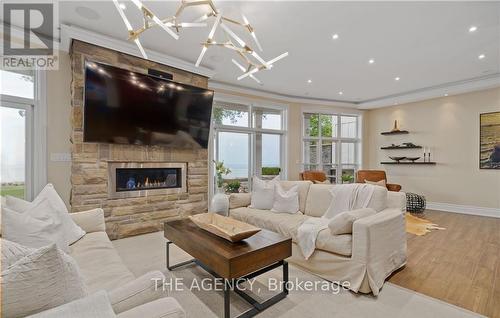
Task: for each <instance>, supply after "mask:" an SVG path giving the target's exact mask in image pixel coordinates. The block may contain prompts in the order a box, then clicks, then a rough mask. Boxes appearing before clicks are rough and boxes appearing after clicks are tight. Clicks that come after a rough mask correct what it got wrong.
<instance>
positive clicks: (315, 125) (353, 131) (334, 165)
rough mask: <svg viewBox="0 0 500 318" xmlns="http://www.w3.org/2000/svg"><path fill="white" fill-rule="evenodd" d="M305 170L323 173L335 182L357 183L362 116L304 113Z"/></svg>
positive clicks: (303, 143)
mask: <svg viewBox="0 0 500 318" xmlns="http://www.w3.org/2000/svg"><path fill="white" fill-rule="evenodd" d="M303 126H304V130H303V137H302V145H303V163H302V164H303V170H320V171H324V172H325V174H326V176H327V178H328V179H329V180H330V181H331V182H332V183H351V182H354V176H355V173H356V170H358V168H359V166H360V160H361V159H360V146H361V138H360V135H361V134H360V117H359V116H354V115H352V116H348V115H336V114H310V113H304V114H303Z"/></svg>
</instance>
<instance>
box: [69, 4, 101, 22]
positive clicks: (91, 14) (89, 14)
mask: <svg viewBox="0 0 500 318" xmlns="http://www.w3.org/2000/svg"><path fill="white" fill-rule="evenodd" d="M75 12H76V13H77V14H78V15H79V16H80V17H82V18H84V19H87V20H99V19H100V18H101V15H100V14H99V13H98V12H97V11H95V10H94V9H91V8H88V7H82V6H79V7H76V9H75Z"/></svg>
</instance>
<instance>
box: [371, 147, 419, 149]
mask: <svg viewBox="0 0 500 318" xmlns="http://www.w3.org/2000/svg"><path fill="white" fill-rule="evenodd" d="M421 148H422V146H387V147H381V148H380V149H421Z"/></svg>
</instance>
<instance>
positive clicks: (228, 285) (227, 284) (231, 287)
mask: <svg viewBox="0 0 500 318" xmlns="http://www.w3.org/2000/svg"><path fill="white" fill-rule="evenodd" d="M170 244H172V242H166V250H165V252H166V258H167V259H166V263H167V269H168V270H170V271H172V270H174V269H176V268H179V267H182V266H186V265H189V264H196V265H198V266H200V267H201V268H203V269H204V270H205V271H206V272H208V273H209V274H210V275H212V276H213V277H215V278H219V279H224V278H222V277H220V276H219V275H217V274H216V273H215V272H214V271H212V270H211V269H210V268H209V267H208V266H206V265H205V264H203V263H201V262H200V261H199V260H197V259H192V260H189V261H185V262H181V263H177V264H174V265H170V248H169V246H170ZM280 266H282V267H283V283H282V291H281V292H280V293H279V294H276V295H274V296H272V297H271V298H269V299H267V300H265V301H264V302H259V301H258V300H256V299H255V298H253V297H252V296H250V295H249V294H247V293H245V291H243V290H241V289H240V287H239V284H238V283H235V281H238V282H239V283H241V282H243V281H245V280H248V279H252V278H254V277H257V276H259V275H262V274H264V273H266V272H269V271H270V270H273V269H275V268H277V267H280ZM287 283H288V262H286V261H279V262H277V263H274V264H272V265H269V266H267V267H264V268H262V269H260V270H258V271H256V272H253V273H251V274H249V275H246V276H243V277H240V278H239V279H237V280H236V279H230V280H228V279H224V318H230V317H231V312H230V303H231V302H230V292H231V291H234V292H235V293H236V294H238V295H239V296H240V297H241V298H243V299H244V300H245V301H246V302H248V303H249V304H250V305H252V308H251V309H249V310H247V311H245V312H244V313H242V314H240V315H239V316H237V318H249V317H253V316H255V315H257V314H258V313H260V312H262V311H264V310H265V309H267V308H269V307H271V306H272V305H274V304H276V303H277V302H279V301H280V300H282V299H284V298H286V296H287V295H288V289H287Z"/></svg>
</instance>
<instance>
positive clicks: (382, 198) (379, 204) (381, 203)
mask: <svg viewBox="0 0 500 318" xmlns="http://www.w3.org/2000/svg"><path fill="white" fill-rule="evenodd" d="M373 187H374V191H373V195H372V198H371V200H370V202H368V205H367V206H366V207H367V208H372V209H374V210H375V212H380V211H382V210H384V209H385V208H386V207H387V193H388V192H389V191H388V190H387V188H384V187H379V186H373Z"/></svg>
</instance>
